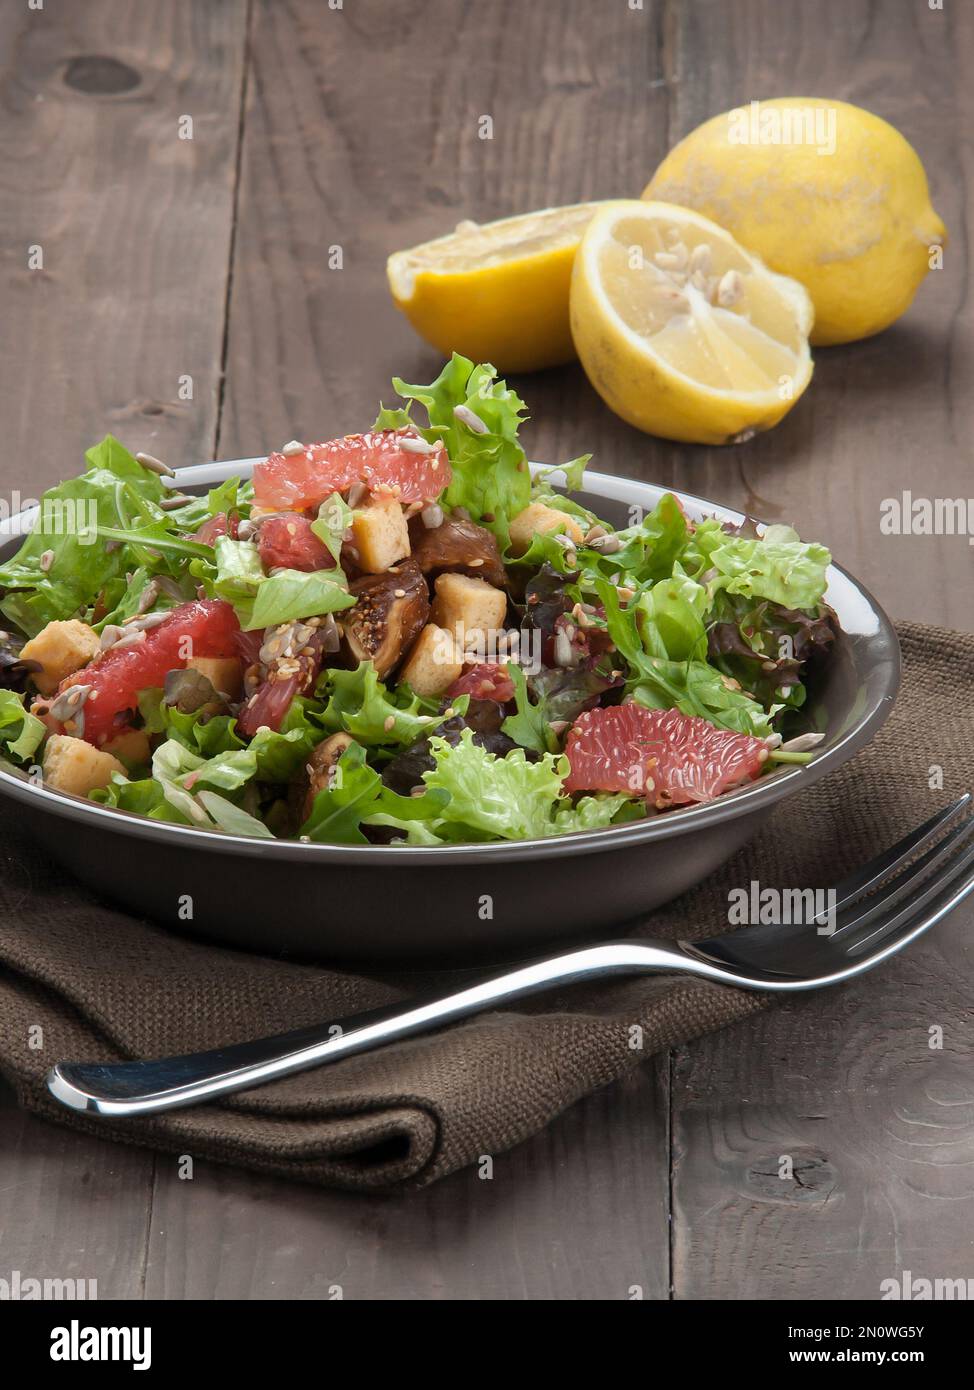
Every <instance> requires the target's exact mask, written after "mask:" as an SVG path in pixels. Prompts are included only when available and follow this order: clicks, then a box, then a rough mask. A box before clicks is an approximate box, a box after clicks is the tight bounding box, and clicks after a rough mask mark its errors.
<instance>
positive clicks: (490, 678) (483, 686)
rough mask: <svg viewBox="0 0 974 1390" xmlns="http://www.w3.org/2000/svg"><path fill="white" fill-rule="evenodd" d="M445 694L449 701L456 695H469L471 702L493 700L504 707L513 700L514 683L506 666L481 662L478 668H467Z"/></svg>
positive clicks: (492, 662)
mask: <svg viewBox="0 0 974 1390" xmlns="http://www.w3.org/2000/svg"><path fill="white" fill-rule="evenodd" d="M446 693H447V696H448V697H449V698H450V699H451V700H452V699H453V698H454V696H457V695H469V696H470V698H471V699H473V700H495V701H496V702H497V704H499V705H506V704H507V702H508V700H513V699H514V682H513V681H512V680H511V677H510V675H509V674H508V670H507V667H506V666H499V665H498V664H497V662H496V661H483V662H481V663H480V665H478V666H468V667H467V669H466V670H465V671H464V672H463V674H462V675H459V676H457V678H456V680H455V681H454V682H453V684H452V685H451V686H450V688H449V690H448V691H447V692H446Z"/></svg>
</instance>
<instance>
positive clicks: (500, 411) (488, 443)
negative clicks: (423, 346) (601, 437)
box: [375, 352, 531, 548]
mask: <svg viewBox="0 0 974 1390" xmlns="http://www.w3.org/2000/svg"><path fill="white" fill-rule="evenodd" d="M392 384H393V387H394V388H395V390H396V391H397V392H398V394H399V395H400V396H401V397H402V398H403V400H405V401H407V402H408V404H407V406H406V409H405V410H402V409H398V410H395V409H394V410H387V409H386V408H385V407H380V410H379V415H378V418H377V420H376V422H375V428H376V429H398V428H401V426H403V425H405V424H411V425H413V427H414V428H417V429H419V430H420V433H422V434H423V435H424V436H425V437H426V439H428V440H430V441H431V442H432V441H434V440H437V439H440V440H442V441H443V443H444V444H445V446H446V450H447V453H448V454H449V456H450V466H451V470H452V474H453V477H452V481H451V483H450V486H449V487H448V488H447V490H446V492H445V494H444V500H445V501H446V503H447V504H448V505H449V506H451V507H465V508H466V509H467V511H468V512H469V513H470V515H471V516H472V517H473V519H474V520H475V521H478V522H480V523H481V525H484V526H487V527H488V528H489V529H490V530H492V531H493V532H494V533H495V535H497V536H498V537H499V538H500V540H501V543H502V548H503V547H504V546H506V545H507V542H508V539H509V532H508V525H509V522H510V520H511V518H512V517H514V516H516V515H517V514H518V512H521V511H523V510H524V508H525V507H526V506H527V505H528V503H529V502H530V501H531V477H530V473H529V470H528V465H527V459H526V458H525V454H524V450H523V449H522V448H521V446H520V444H519V443H518V439H517V434H518V429H519V428H520V426H521V424H522V423H523V420H524V419H525V416H524V415H523V414H522V412H523V410H524V402H523V401H522V400H521V399H520V397H519V396H518V395H517V394H516V393H515V392H514V391H512V390H511V389H510V388H509V387H508V386H507V383H506V382H504V381H498V380H497V373H496V372H495V371H494V368H493V367H492V366H491V365H490V364H489V363H482V364H481V365H480V366H475V365H474V363H473V362H471V360H470V359H469V358H468V357H461V356H460V354H459V353H457V352H455V353H454V354H453V356H452V357H451V359H450V361H449V362H447V364H446V366H445V367H444V368H443V370H442V372H440V374H439V376H438V377H437V378H436V380H435V381H433V382H430V384H429V385H428V386H412V385H410V384H409V383H408V382H405V381H403V380H402V379H401V378H400V377H394V378H393V381H392ZM413 402H415V403H416V404H417V405H419V406H422V407H423V409H424V410H425V412H426V416H427V421H428V423H427V424H426V425H424V426H420V424H419V423H418V422H417V421H415V420H413V418H412V414H411V410H412V404H413ZM455 406H462V407H464V408H465V409H467V410H470V411H472V412H473V413H474V414H475V415H477V416H478V417H479V418H480V419H481V420H482V421H483V423H484V424H485V425H486V426H487V432H486V433H484V434H480V433H477V432H476V431H475V430H472V429H471V428H470V426H469V425H467V424H464V423H463V421H462V420H460V419H458V418H457V416H456V415H455V414H454V407H455Z"/></svg>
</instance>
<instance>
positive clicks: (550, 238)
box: [386, 203, 602, 372]
mask: <svg viewBox="0 0 974 1390" xmlns="http://www.w3.org/2000/svg"><path fill="white" fill-rule="evenodd" d="M601 206H602V204H601V203H576V204H575V205H574V206H571V207H563V208H544V209H542V210H541V211H540V212H528V213H524V214H522V215H521V216H519V217H505V218H504V219H503V220H502V221H500V222H487V223H484V224H483V225H482V226H478V225H477V224H476V223H475V222H461V223H460V225H459V226H458V227H457V229H456V231H455V232H452V233H451V234H450V235H449V236H444V237H438V238H437V240H436V241H427V242H424V244H423V245H422V246H414V247H412V248H411V249H410V250H408V251H396V252H395V253H394V254H393V255H391V256H390V257H389V260H388V264H387V266H386V270H387V273H388V276H389V288H390V290H391V291H392V297H393V299H394V300H395V302H396V304H397V305H398V307H399V308H400V309H401V310H402V311H403V313H404V314H405V315H406V317H407V318H408V319H409V322H410V323H411V324H412V326H413V327H414V328H415V330H416V332H417V333H418V334H419V335H420V336H421V337H422V338H425V339H426V341H427V342H428V343H432V345H433V347H435V348H438V349H439V350H440V352H441V353H443V354H444V355H445V356H447V357H449V355H450V353H451V352H454V351H455V352H462V353H463V354H464V356H466V357H471V358H473V360H474V361H475V362H491V363H493V365H494V366H495V367H496V368H497V370H498V371H499V372H530V371H535V370H536V369H537V368H540V367H553V366H555V365H556V364H557V363H559V362H568V361H570V360H571V358H573V357H574V356H575V352H574V349H573V347H572V338H571V331H570V329H569V326H568V286H569V282H570V280H571V273H572V262H573V261H574V259H575V252H576V251H577V250H578V244H579V242H580V240H581V238H582V233H583V232H584V230H585V228H586V227H587V226H588V223H589V222H590V221H591V218H592V214H593V213H594V212H595V211H596V209H597V208H599V207H601Z"/></svg>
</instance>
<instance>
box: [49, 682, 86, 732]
mask: <svg viewBox="0 0 974 1390" xmlns="http://www.w3.org/2000/svg"><path fill="white" fill-rule="evenodd" d="M90 694H91V686H90V685H69V686H68V688H67V690H62V691H61V694H60V695H59V696H58V697H57V699H56V700H52V701H51V714H52V715H53V716H54V718H55V719H59V720H60V721H61V723H62V724H63V723H64V722H65V721H66V720H68V719H76V718H77V717H78V715H79V714H80V712H81V706H82V705H83V704H84V702H85V701H86V700H87V698H88V696H89V695H90Z"/></svg>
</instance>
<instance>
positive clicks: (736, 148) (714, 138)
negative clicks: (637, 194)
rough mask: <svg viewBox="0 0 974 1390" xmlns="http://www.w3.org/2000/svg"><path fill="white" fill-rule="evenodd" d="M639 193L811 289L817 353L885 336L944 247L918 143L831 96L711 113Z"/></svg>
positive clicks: (943, 232) (786, 99)
mask: <svg viewBox="0 0 974 1390" xmlns="http://www.w3.org/2000/svg"><path fill="white" fill-rule="evenodd" d="M642 196H643V198H646V199H652V200H654V201H662V202H668V203H678V204H679V205H680V206H681V207H688V208H695V209H696V210H697V211H698V212H701V213H703V214H704V216H706V217H709V218H711V219H712V220H713V221H714V222H717V223H718V224H719V225H720V226H722V227H726V228H727V230H728V231H729V232H731V233H732V234H733V236H734V237H735V238H736V239H737V240H738V241H739V242H740V243H741V245H742V246H745V247H747V249H748V250H749V251H753V252H755V253H756V254H757V255H759V256H760V257H761V259H762V260H763V261H764V262H765V263H766V264H767V265H769V266H770V267H771V268H772V270H776V271H778V272H779V273H780V274H782V275H789V276H791V277H792V278H793V279H795V280H798V281H799V282H800V283H801V284H802V285H804V286H805V288H806V290H807V291H808V293H809V295H810V296H811V298H812V302H813V304H814V306H815V327H814V329H813V331H812V335H811V341H812V343H814V344H818V345H825V344H829V343H848V342H853V341H855V340H856V339H857V338H868V337H869V336H870V335H871V334H873V333H879V332H881V331H882V329H884V328H887V327H888V326H889V325H890V324H891V323H892V322H893V321H894V320H895V319H898V318H899V317H900V315H901V314H902V313H904V312H905V310H906V309H908V308H909V306H910V304H911V302H912V300H913V296H914V295H915V294H916V291H917V288H918V286H919V284H920V281H921V280H922V279H923V277H924V276H925V275H926V273H927V271H928V270H929V269H930V268H931V266H932V265H933V264H936V258H937V257H938V256H939V250H938V248H941V247H943V246H944V245H945V243H946V236H947V234H946V229H945V227H944V224H943V222H941V220H940V218H939V217H938V216H937V214H936V213H935V212H934V210H933V207H932V206H931V204H930V193H929V190H928V187H927V177H926V174H925V172H924V168H923V165H922V163H921V162H920V158H919V156H918V154H917V152H916V150H914V148H913V146H912V145H910V144H909V142H908V141H907V140H905V139H904V138H903V136H902V135H901V134H900V133H899V131H898V130H895V129H894V128H893V126H891V125H890V124H889V123H888V122H887V121H884V120H882V119H881V118H880V117H879V116H874V115H873V114H872V113H871V112H869V111H864V110H863V109H862V108H861V107H859V106H851V105H849V104H848V103H847V102H844V101H833V100H831V99H829V98H824V97H777V98H774V99H773V100H769V101H752V102H751V103H750V104H749V105H747V106H743V107H738V108H736V109H735V110H733V111H725V112H724V113H723V114H722V115H720V116H714V117H713V118H712V119H711V120H709V121H705V122H704V124H703V125H701V126H698V127H697V129H696V130H694V131H692V132H691V133H690V134H689V135H688V136H687V137H686V138H685V139H684V140H681V141H680V143H679V144H678V145H677V146H676V147H675V148H674V149H673V150H671V151H670V153H669V154H668V155H667V156H666V158H665V159H664V160H663V162H662V164H661V165H660V166H659V168H658V169H657V170H656V173H655V174H654V175H653V177H652V179H651V181H650V182H649V184H648V185H647V186H646V188H645V190H644V191H643V194H642Z"/></svg>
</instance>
